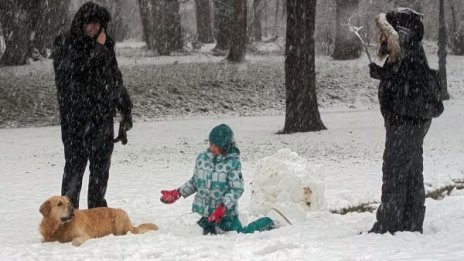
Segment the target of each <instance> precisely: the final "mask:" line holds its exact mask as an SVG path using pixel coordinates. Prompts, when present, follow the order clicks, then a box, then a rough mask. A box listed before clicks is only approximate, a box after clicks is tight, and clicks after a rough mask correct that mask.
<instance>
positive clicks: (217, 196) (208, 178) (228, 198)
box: [179, 148, 243, 217]
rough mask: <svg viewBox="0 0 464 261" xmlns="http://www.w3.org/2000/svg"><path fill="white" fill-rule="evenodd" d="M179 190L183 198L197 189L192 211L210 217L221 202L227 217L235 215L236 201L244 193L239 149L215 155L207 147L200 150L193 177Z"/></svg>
mask: <svg viewBox="0 0 464 261" xmlns="http://www.w3.org/2000/svg"><path fill="white" fill-rule="evenodd" d="M179 191H180V194H181V195H182V196H183V197H184V198H186V197H188V196H190V195H192V194H193V193H195V192H196V195H195V198H194V200H193V205H192V211H193V212H196V213H198V214H200V215H201V216H203V217H207V216H209V215H210V214H211V213H212V212H213V211H214V210H215V209H216V207H217V206H218V205H219V204H220V203H223V204H224V205H225V206H226V208H227V212H226V216H237V215H238V200H239V198H240V197H241V196H242V194H243V179H242V164H241V163H240V151H239V150H238V149H237V148H232V149H231V152H230V153H228V154H226V155H218V156H214V155H213V154H212V153H211V152H210V151H209V150H207V151H205V152H202V153H201V154H200V155H199V156H198V157H197V160H196V164H195V169H194V172H193V176H192V177H191V178H190V180H189V181H187V182H186V183H185V184H184V185H182V186H181V187H180V188H179Z"/></svg>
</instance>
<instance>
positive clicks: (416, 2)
mask: <svg viewBox="0 0 464 261" xmlns="http://www.w3.org/2000/svg"><path fill="white" fill-rule="evenodd" d="M421 1H422V0H393V1H392V2H393V5H394V8H397V7H407V8H411V9H413V10H414V11H417V12H419V13H420V12H421V11H422V4H421Z"/></svg>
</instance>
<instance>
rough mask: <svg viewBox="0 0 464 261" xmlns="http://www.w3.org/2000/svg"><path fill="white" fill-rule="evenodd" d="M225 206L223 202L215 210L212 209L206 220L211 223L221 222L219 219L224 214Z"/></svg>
mask: <svg viewBox="0 0 464 261" xmlns="http://www.w3.org/2000/svg"><path fill="white" fill-rule="evenodd" d="M226 211H227V209H226V207H225V206H224V204H220V205H219V206H218V207H217V208H216V210H214V212H213V213H211V215H209V217H208V222H212V223H219V222H221V219H222V218H223V217H224V216H225V215H226Z"/></svg>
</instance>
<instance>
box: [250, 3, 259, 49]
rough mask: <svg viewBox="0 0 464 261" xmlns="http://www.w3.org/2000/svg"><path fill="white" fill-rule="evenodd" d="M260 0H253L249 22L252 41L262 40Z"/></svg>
mask: <svg viewBox="0 0 464 261" xmlns="http://www.w3.org/2000/svg"><path fill="white" fill-rule="evenodd" d="M261 1H262V0H254V1H253V16H252V18H253V20H252V23H251V30H250V31H251V39H252V40H253V41H257V42H260V41H261V40H262V30H261V13H262V9H261Z"/></svg>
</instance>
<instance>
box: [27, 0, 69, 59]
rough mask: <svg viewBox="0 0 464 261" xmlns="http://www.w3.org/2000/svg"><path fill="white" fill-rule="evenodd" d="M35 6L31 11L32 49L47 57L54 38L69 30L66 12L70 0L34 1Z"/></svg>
mask: <svg viewBox="0 0 464 261" xmlns="http://www.w3.org/2000/svg"><path fill="white" fill-rule="evenodd" d="M36 2H37V3H38V5H37V6H35V8H34V9H33V10H32V13H31V19H32V24H33V34H34V38H33V47H34V48H35V49H36V50H37V51H38V52H39V53H40V54H41V55H42V56H43V57H47V51H46V50H47V49H51V48H52V45H53V41H54V40H55V38H56V37H57V36H58V35H59V34H62V33H64V32H66V31H68V30H69V28H67V25H68V23H69V16H68V10H69V6H70V0H36Z"/></svg>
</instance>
